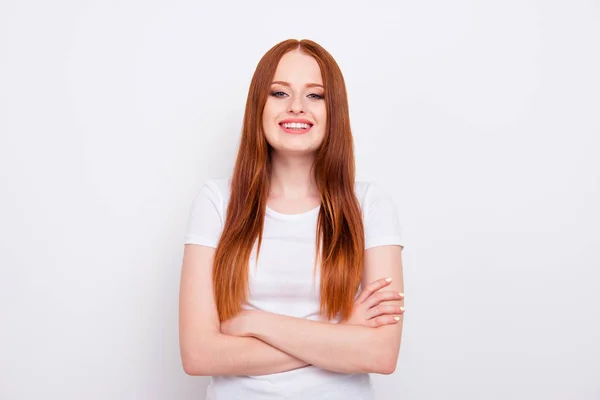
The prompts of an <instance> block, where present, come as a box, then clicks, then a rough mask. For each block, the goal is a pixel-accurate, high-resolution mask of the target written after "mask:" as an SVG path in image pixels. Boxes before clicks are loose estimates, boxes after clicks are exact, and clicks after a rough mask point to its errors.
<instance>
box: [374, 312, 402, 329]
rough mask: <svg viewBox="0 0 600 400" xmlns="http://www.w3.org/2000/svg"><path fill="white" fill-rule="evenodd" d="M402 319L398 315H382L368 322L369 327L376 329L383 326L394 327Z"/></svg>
mask: <svg viewBox="0 0 600 400" xmlns="http://www.w3.org/2000/svg"><path fill="white" fill-rule="evenodd" d="M401 318H402V317H400V316H398V315H382V316H380V317H377V318H373V319H370V320H369V321H368V323H369V325H370V326H371V327H373V328H377V327H379V326H383V325H394V324H397V323H398V321H400V319H401Z"/></svg>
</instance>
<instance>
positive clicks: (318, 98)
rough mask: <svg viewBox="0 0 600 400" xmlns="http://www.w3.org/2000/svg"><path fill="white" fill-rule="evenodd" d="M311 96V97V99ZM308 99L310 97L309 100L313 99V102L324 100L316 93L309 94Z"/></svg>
mask: <svg viewBox="0 0 600 400" xmlns="http://www.w3.org/2000/svg"><path fill="white" fill-rule="evenodd" d="M311 96H313V97H311ZM308 97H310V98H311V99H315V100H321V99H324V98H325V96H323V95H321V94H316V93H311V94H309V95H308Z"/></svg>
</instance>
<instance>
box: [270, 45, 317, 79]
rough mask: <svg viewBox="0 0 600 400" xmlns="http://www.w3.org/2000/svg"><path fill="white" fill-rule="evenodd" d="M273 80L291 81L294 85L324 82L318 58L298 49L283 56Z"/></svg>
mask: <svg viewBox="0 0 600 400" xmlns="http://www.w3.org/2000/svg"><path fill="white" fill-rule="evenodd" d="M273 80H274V81H286V82H290V83H291V84H292V85H294V84H299V85H301V84H304V83H308V82H311V83H319V84H323V78H322V77H321V69H320V68H319V64H317V60H315V59H314V58H313V57H312V56H309V55H308V54H305V53H302V52H300V51H298V50H292V51H290V52H288V53H286V54H284V55H283V57H281V60H279V64H278V65H277V69H276V70H275V76H274V77H273Z"/></svg>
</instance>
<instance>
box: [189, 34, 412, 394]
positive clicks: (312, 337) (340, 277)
mask: <svg viewBox="0 0 600 400" xmlns="http://www.w3.org/2000/svg"><path fill="white" fill-rule="evenodd" d="M401 234H402V231H401V226H400V222H399V220H398V216H397V213H396V208H395V206H394V203H393V201H392V199H391V197H390V196H389V195H388V194H387V192H386V191H384V190H383V189H382V188H381V187H379V186H378V185H376V184H373V183H370V182H360V181H355V171H354V149H353V139H352V134H351V130H350V122H349V116H348V101H347V95H346V88H345V83H344V79H343V77H342V73H341V71H340V69H339V67H338V65H337V64H336V62H335V60H334V59H333V57H332V56H331V55H330V54H329V53H328V52H327V51H326V50H325V49H323V48H322V47H321V46H319V45H318V44H317V43H315V42H312V41H309V40H302V41H297V40H286V41H284V42H281V43H279V44H277V45H276V46H274V47H273V48H272V49H270V50H269V51H268V52H267V53H266V54H265V55H264V56H263V58H262V59H261V60H260V62H259V64H258V66H257V68H256V72H255V73H254V76H253V78H252V82H251V84H250V90H249V93H248V100H247V103H246V111H245V115H244V124H243V128H242V137H241V143H240V147H239V152H238V155H237V161H236V164H235V168H234V172H233V176H232V177H231V178H223V179H209V180H208V181H207V182H205V184H204V186H203V187H202V189H201V191H200V192H199V194H198V195H197V196H196V198H195V199H194V202H193V205H192V210H191V213H190V220H189V225H188V231H187V235H186V238H185V250H184V256H183V266H182V274H181V288H180V304H179V306H180V322H179V329H180V348H181V358H182V363H183V368H184V370H185V372H186V373H187V374H189V375H207V376H212V377H213V378H212V381H211V384H210V386H209V388H208V391H207V399H211V400H228V399H245V400H255V399H256V400H258V399H307V398H310V399H340V400H342V399H343V400H352V399H357V400H358V399H360V400H365V399H372V396H373V395H372V391H371V386H370V381H369V373H380V374H390V373H392V372H393V371H394V369H395V367H396V361H397V358H398V353H399V348H400V341H401V334H402V315H403V313H404V308H403V307H402V305H403V301H404V300H403V293H402V292H403V290H404V288H403V277H402V248H403V246H402V244H403V242H402V236H401Z"/></svg>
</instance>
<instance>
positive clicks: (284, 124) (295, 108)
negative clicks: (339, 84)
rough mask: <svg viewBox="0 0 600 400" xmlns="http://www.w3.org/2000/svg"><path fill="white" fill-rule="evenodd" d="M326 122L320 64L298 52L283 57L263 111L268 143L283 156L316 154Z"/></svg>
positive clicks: (264, 128) (323, 135)
mask: <svg viewBox="0 0 600 400" xmlns="http://www.w3.org/2000/svg"><path fill="white" fill-rule="evenodd" d="M326 122H327V111H326V108H325V100H324V88H323V79H322V78H321V69H320V68H319V64H317V61H316V60H315V59H314V58H313V57H311V56H309V55H307V54H305V53H301V52H300V51H298V50H293V51H290V52H288V53H286V54H284V55H283V57H281V60H280V61H279V64H278V66H277V70H276V71H275V76H274V77H273V82H272V84H271V87H270V89H269V96H268V97H267V102H266V104H265V108H264V110H263V117H262V123H263V130H264V133H265V137H266V139H267V142H268V143H269V144H270V145H271V147H273V149H274V150H275V151H277V152H279V153H281V154H295V155H296V154H308V153H313V152H314V151H315V150H316V149H317V147H319V145H320V144H321V143H322V142H323V138H324V137H325V125H326Z"/></svg>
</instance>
